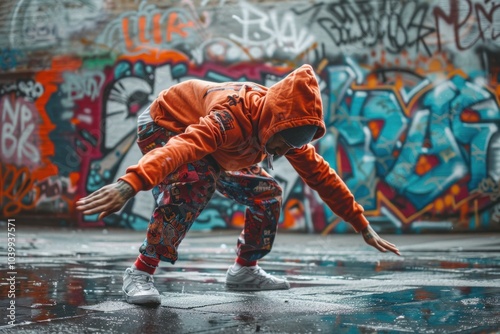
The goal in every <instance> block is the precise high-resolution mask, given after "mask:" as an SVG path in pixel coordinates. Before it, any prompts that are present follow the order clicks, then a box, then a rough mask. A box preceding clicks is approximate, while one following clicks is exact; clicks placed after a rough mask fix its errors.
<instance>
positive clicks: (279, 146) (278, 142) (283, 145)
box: [266, 133, 296, 156]
mask: <svg viewBox="0 0 500 334" xmlns="http://www.w3.org/2000/svg"><path fill="white" fill-rule="evenodd" d="M294 148H296V147H293V146H292V145H290V144H288V143H287V142H286V141H285V139H284V138H283V137H282V136H281V135H280V134H279V133H277V134H275V135H274V136H272V137H271V138H270V139H269V140H268V141H267V144H266V151H267V153H268V154H272V155H279V156H281V155H285V154H286V153H287V152H288V151H290V150H293V149H294Z"/></svg>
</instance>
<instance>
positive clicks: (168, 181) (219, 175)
mask: <svg viewBox="0 0 500 334" xmlns="http://www.w3.org/2000/svg"><path fill="white" fill-rule="evenodd" d="M175 135H176V134H175V133H171V132H168V131H166V130H165V129H164V128H162V127H159V126H157V125H156V124H154V123H147V124H145V125H141V126H139V128H138V140H137V144H138V145H139V147H140V149H141V151H142V153H143V154H145V153H147V152H149V151H150V150H152V149H154V148H156V147H160V146H163V145H165V144H166V143H167V141H168V140H169V138H171V137H172V136H175ZM215 190H218V191H219V192H220V193H221V194H223V195H224V196H225V197H227V198H230V199H233V200H235V201H237V202H238V203H241V204H243V205H245V206H247V210H246V212H245V225H244V229H243V231H242V232H241V234H240V237H239V238H238V242H237V255H238V256H239V257H241V258H243V259H245V260H247V261H254V260H258V259H260V258H262V257H263V256H264V255H266V254H267V253H269V252H270V250H271V247H272V245H273V242H274V238H275V235H276V230H277V227H278V220H279V215H280V211H281V200H282V197H281V193H282V190H281V188H280V186H279V185H278V183H277V182H276V181H275V180H274V179H273V178H272V177H271V176H270V175H269V174H268V173H267V172H266V171H265V170H264V169H262V168H261V167H259V166H257V165H255V166H251V167H249V168H245V169H242V170H239V171H231V172H228V171H222V172H221V171H220V169H219V167H218V165H217V163H215V161H214V160H213V158H211V157H210V156H207V157H205V158H203V159H201V160H199V161H196V162H193V163H189V164H186V165H183V166H181V167H179V168H178V169H177V170H176V171H175V172H173V173H172V174H170V175H168V176H167V177H166V178H165V179H164V180H163V181H162V182H161V183H160V184H158V185H157V186H155V187H154V188H153V196H154V198H155V200H156V208H155V210H154V211H153V214H152V216H151V220H150V222H149V227H148V231H147V236H146V239H145V240H144V242H143V244H142V246H141V247H140V252H141V253H142V254H144V255H145V256H149V257H153V258H159V259H160V260H163V261H169V262H171V263H172V264H173V263H175V261H176V260H177V257H178V253H177V248H178V247H179V244H180V243H181V241H182V240H183V239H184V237H185V235H186V233H187V232H188V231H189V229H190V227H191V225H192V224H193V222H194V220H195V219H196V218H197V217H198V216H199V214H200V213H201V212H202V210H203V209H204V208H205V207H206V205H207V204H208V201H209V200H210V198H211V197H212V195H213V194H214V192H215Z"/></svg>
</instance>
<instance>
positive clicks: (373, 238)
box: [361, 225, 401, 255]
mask: <svg viewBox="0 0 500 334" xmlns="http://www.w3.org/2000/svg"><path fill="white" fill-rule="evenodd" d="M361 234H362V235H363V239H365V242H366V243H367V244H368V245H370V246H372V247H374V248H376V249H378V250H379V251H381V252H383V253H385V252H387V251H389V252H393V253H394V254H396V255H401V254H400V253H399V249H398V248H397V247H396V246H395V245H394V244H392V243H390V242H389V241H387V240H384V239H382V238H381V237H380V236H379V235H378V234H377V232H375V231H374V230H373V228H372V227H371V226H370V225H368V226H367V227H365V228H364V229H363V230H362V231H361Z"/></svg>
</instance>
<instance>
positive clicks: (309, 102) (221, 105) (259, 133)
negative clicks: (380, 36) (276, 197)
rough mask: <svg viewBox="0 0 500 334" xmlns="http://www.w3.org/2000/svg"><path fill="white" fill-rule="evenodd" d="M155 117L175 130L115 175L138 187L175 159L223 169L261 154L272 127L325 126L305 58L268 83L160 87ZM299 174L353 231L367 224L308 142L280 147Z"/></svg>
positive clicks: (152, 181)
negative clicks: (209, 161)
mask: <svg viewBox="0 0 500 334" xmlns="http://www.w3.org/2000/svg"><path fill="white" fill-rule="evenodd" d="M150 109H151V117H152V119H153V121H154V122H155V123H156V124H158V125H160V126H162V127H164V128H165V129H167V130H169V131H172V132H176V133H179V134H178V135H177V136H174V137H172V138H170V140H169V141H168V143H167V144H166V145H165V146H163V147H161V148H157V149H154V150H152V151H150V152H149V153H147V154H145V155H144V156H143V157H142V158H141V159H140V160H139V163H138V164H137V165H134V166H131V167H129V168H128V169H127V173H126V174H125V175H124V176H123V177H121V178H120V179H121V180H123V181H125V182H127V183H129V184H130V185H131V186H132V187H133V188H134V190H135V191H136V192H138V191H140V190H149V189H151V188H153V187H154V186H155V185H157V184H159V183H160V182H161V181H162V180H163V179H164V178H165V177H166V176H167V175H169V174H170V173H172V172H174V171H175V170H176V169H177V168H178V167H179V166H181V165H183V164H186V163H189V162H193V161H196V160H199V159H201V158H203V157H204V156H206V155H209V154H210V155H211V156H212V157H213V158H214V159H215V161H217V163H218V164H219V166H220V167H221V169H222V170H238V169H241V168H243V167H248V166H250V165H253V164H256V163H259V162H261V161H262V160H264V158H265V156H266V154H265V149H264V148H265V144H266V143H267V141H268V140H269V139H270V138H271V137H272V136H273V135H274V134H276V133H277V132H279V131H281V130H284V129H288V128H293V127H297V126H301V125H316V126H318V131H317V132H316V135H315V136H314V139H318V138H320V137H322V136H323V135H324V134H325V132H326V128H325V123H324V122H323V106H322V103H321V93H320V89H319V86H318V82H317V80H316V76H315V74H314V71H313V69H312V67H311V66H310V65H303V66H301V67H300V68H298V69H296V70H295V71H293V72H292V73H290V74H289V75H288V76H286V77H285V78H284V79H283V80H281V81H280V82H278V83H276V84H274V85H273V86H271V87H270V88H267V87H265V86H261V85H258V84H255V83H252V82H228V83H213V82H208V81H202V80H189V81H185V82H182V83H179V84H177V85H174V86H172V87H170V88H168V89H166V90H164V91H162V92H161V93H160V94H159V96H158V98H157V99H156V100H155V101H154V102H153V103H152V104H151V106H150ZM286 158H287V159H288V161H289V162H290V163H291V164H292V166H293V167H294V168H295V170H296V171H297V173H298V174H299V176H300V177H301V178H302V179H303V180H304V182H305V183H306V184H307V185H308V186H310V187H311V188H312V189H314V190H316V191H317V192H318V194H319V196H320V197H321V198H322V200H323V201H324V202H325V203H326V204H327V205H328V206H329V207H330V209H331V210H332V211H333V212H335V213H336V214H337V215H339V216H340V217H341V218H342V219H344V220H345V221H346V222H349V223H351V225H352V226H353V227H354V229H355V230H356V231H358V232H359V231H360V230H361V229H363V228H364V227H366V226H368V221H367V220H366V218H365V216H364V215H363V208H362V207H361V205H359V204H358V203H356V201H355V200H354V196H353V195H352V193H351V192H350V191H349V189H348V188H347V186H346V185H345V183H344V182H343V181H342V180H341V178H340V177H339V176H338V175H337V173H336V172H335V171H334V170H333V169H332V168H330V166H329V164H328V162H326V161H325V160H324V159H323V158H322V157H321V156H320V155H319V154H317V153H316V150H315V148H314V146H312V145H311V144H308V145H305V146H303V147H302V148H300V149H294V150H291V151H289V152H288V153H287V154H286Z"/></svg>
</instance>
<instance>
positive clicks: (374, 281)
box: [0, 254, 500, 332]
mask: <svg viewBox="0 0 500 334" xmlns="http://www.w3.org/2000/svg"><path fill="white" fill-rule="evenodd" d="M38 260H39V262H40V264H39V265H37V264H35V263H34V262H32V261H28V262H29V264H22V263H21V264H17V267H18V268H17V275H16V285H15V297H16V298H15V303H16V304H15V305H16V323H18V324H22V323H25V324H28V323H34V322H36V323H42V322H46V321H51V320H55V319H63V318H72V317H74V318H78V317H83V316H85V315H87V314H89V313H97V312H104V313H106V312H113V311H116V310H125V309H127V307H126V306H127V305H128V304H125V303H124V302H123V298H122V292H121V285H122V273H123V271H124V269H125V267H126V266H127V265H128V264H129V263H132V260H130V261H127V260H124V259H119V260H116V261H109V260H108V261H104V260H102V259H101V260H100V261H97V262H93V261H91V260H88V261H77V262H74V261H73V260H70V261H68V263H60V261H58V263H52V264H51V263H50V261H51V260H50V259H46V260H44V259H43V257H42V258H39V259H38ZM230 264H231V257H229V256H227V257H222V258H221V257H219V258H216V259H215V261H211V262H208V261H206V259H203V258H196V257H195V256H190V257H189V259H187V258H185V259H182V258H181V259H180V261H179V262H178V263H177V264H176V265H175V266H171V265H170V264H164V265H163V266H162V267H161V268H160V269H159V270H158V272H157V275H155V282H156V286H157V287H158V289H159V290H160V291H161V292H162V293H164V294H166V295H168V293H173V294H190V295H193V296H195V295H198V296H202V295H203V294H211V295H212V296H214V295H215V296H219V295H220V294H224V293H227V292H226V290H225V287H224V279H225V272H226V270H227V267H228V265H230ZM261 265H262V267H263V268H265V269H266V270H267V271H268V272H271V273H273V274H275V275H277V276H286V277H287V278H288V279H289V281H290V282H291V285H292V288H293V289H292V290H289V292H282V293H283V294H284V296H286V297H285V298H286V299H287V302H288V300H292V299H293V300H294V301H295V302H297V301H298V302H297V303H296V304H297V305H300V303H301V302H303V303H306V302H312V301H316V302H321V303H325V305H326V304H327V303H335V304H338V305H343V306H345V309H351V310H353V311H350V312H343V314H342V312H339V314H321V313H322V312H318V314H317V315H316V317H317V323H318V324H320V325H321V326H322V327H321V326H320V327H321V328H325V327H324V326H332V324H335V325H336V326H344V328H349V326H351V325H350V324H352V326H355V327H356V328H358V329H360V330H365V331H389V332H390V331H405V329H408V328H417V329H418V331H420V332H426V331H427V330H429V331H430V330H431V329H436V328H439V329H440V330H443V331H448V330H453V331H459V330H468V329H470V328H476V329H478V328H479V329H481V328H495V326H498V324H496V323H495V321H496V320H495V319H498V316H499V312H498V310H499V309H500V287H499V286H498V285H495V283H491V280H492V279H496V280H498V278H499V277H500V260H498V259H491V258H488V259H484V258H481V257H473V256H471V257H469V258H467V261H464V259H460V261H456V262H453V261H450V260H449V259H448V260H444V259H442V258H438V257H434V258H432V257H430V256H427V255H425V254H421V255H420V256H419V257H412V258H398V259H397V260H395V261H368V260H356V259H342V258H339V259H332V258H328V259H325V258H321V257H320V256H318V258H317V259H315V258H314V257H311V256H310V255H309V256H308V257H307V258H303V259H301V258H297V259H293V260H292V259H286V260H283V259H279V258H272V257H270V260H269V261H263V262H262V263H261ZM0 277H1V278H2V279H1V281H0V283H1V285H0V295H1V296H2V299H1V300H0V308H2V309H3V308H6V307H8V306H9V299H6V298H5V296H7V295H8V293H9V289H10V285H9V284H8V282H7V278H8V276H7V271H6V270H0ZM494 282H495V281H494ZM496 282H497V281H496ZM306 288H307V289H306ZM249 296H250V297H249V298H251V295H249ZM214 298H215V297H214ZM234 300H237V299H234ZM254 304H258V303H254ZM290 304H292V303H290ZM294 305H295V304H294ZM201 306H206V305H204V304H203V305H202V304H200V307H201ZM294 307H295V308H298V306H294ZM129 308H130V307H129ZM172 309H173V310H175V307H173V308H172ZM271 309H272V308H271ZM364 310H366V311H364ZM249 312H251V310H249ZM174 313H175V312H174ZM326 313H328V312H326ZM165 314H166V313H165ZM303 316H304V317H305V318H300V317H299V318H297V319H303V321H304V322H305V323H310V322H311V319H309V318H307V317H312V316H313V315H310V314H309V315H307V314H306V315H303ZM306 318H307V319H306ZM256 319H257V320H258V317H256V316H255V315H252V314H251V313H248V314H247V313H240V314H239V315H238V316H234V317H232V318H229V320H228V321H227V322H234V321H236V323H238V322H241V323H245V322H246V323H248V322H249V321H250V322H252V326H253V323H254V322H257V320H256ZM3 320H4V319H3ZM301 321H302V320H301ZM313 322H314V321H313ZM223 323H224V322H223ZM2 324H5V323H2ZM124 326H125V325H124ZM258 326H260V325H258ZM471 326H472V327H471ZM474 326H475V327H474ZM255 328H257V327H255V326H254V327H252V330H254V329H255ZM259 328H261V327H259ZM262 328H263V329H264V328H267V327H265V326H263V327H262ZM326 328H328V327H326ZM339 328H341V327H339ZM440 330H439V331H440ZM89 332H92V331H90V330H89Z"/></svg>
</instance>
